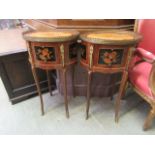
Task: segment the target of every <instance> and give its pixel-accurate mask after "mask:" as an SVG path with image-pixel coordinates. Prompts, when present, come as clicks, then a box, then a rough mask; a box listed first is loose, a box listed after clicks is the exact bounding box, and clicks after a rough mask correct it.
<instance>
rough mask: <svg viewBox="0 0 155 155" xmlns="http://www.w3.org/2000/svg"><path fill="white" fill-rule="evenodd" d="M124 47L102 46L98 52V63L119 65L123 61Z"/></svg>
mask: <svg viewBox="0 0 155 155" xmlns="http://www.w3.org/2000/svg"><path fill="white" fill-rule="evenodd" d="M124 53H125V51H124V49H121V48H114V49H110V48H109V49H108V48H105V49H104V48H102V49H99V53H98V65H104V66H115V65H116V66H121V65H122V64H123V62H124Z"/></svg>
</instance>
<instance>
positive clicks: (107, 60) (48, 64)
mask: <svg viewBox="0 0 155 155" xmlns="http://www.w3.org/2000/svg"><path fill="white" fill-rule="evenodd" d="M23 37H24V39H25V40H26V41H27V47H28V52H29V61H30V63H31V67H32V73H33V76H34V79H35V83H36V86H37V91H38V94H39V97H40V102H41V112H42V115H44V104H43V98H42V95H41V90H40V86H39V80H38V77H37V73H36V68H40V69H43V70H45V71H46V73H47V77H48V78H47V79H48V86H49V91H50V94H51V95H52V91H51V88H50V77H49V70H53V69H56V70H59V71H61V72H62V75H63V76H62V77H63V94H64V103H65V110H66V117H67V118H69V109H68V99H67V80H66V71H67V69H68V67H69V66H71V65H74V64H75V63H76V62H77V51H76V49H75V44H76V42H77V40H78V39H81V41H82V42H81V48H82V50H81V59H80V63H81V65H82V66H83V67H84V68H86V70H87V71H88V80H87V82H88V83H87V104H86V119H88V115H89V106H90V97H91V93H90V84H91V75H92V73H93V72H100V73H103V74H113V73H117V72H122V79H121V83H120V88H119V92H118V95H117V99H116V103H115V105H116V107H115V120H116V121H118V118H119V115H118V114H119V109H120V101H121V97H122V95H123V92H124V91H125V86H126V83H127V78H128V66H129V62H130V59H131V57H132V54H133V49H134V47H135V46H136V44H137V43H138V42H139V41H140V40H141V36H140V35H139V34H137V33H134V32H130V31H121V30H110V31H109V30H107V31H96V32H88V33H83V34H81V35H80V34H79V32H76V31H69V30H68V31H66V30H61V31H46V32H39V31H36V32H28V33H25V34H24V35H23Z"/></svg>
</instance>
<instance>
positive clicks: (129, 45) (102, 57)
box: [80, 31, 141, 122]
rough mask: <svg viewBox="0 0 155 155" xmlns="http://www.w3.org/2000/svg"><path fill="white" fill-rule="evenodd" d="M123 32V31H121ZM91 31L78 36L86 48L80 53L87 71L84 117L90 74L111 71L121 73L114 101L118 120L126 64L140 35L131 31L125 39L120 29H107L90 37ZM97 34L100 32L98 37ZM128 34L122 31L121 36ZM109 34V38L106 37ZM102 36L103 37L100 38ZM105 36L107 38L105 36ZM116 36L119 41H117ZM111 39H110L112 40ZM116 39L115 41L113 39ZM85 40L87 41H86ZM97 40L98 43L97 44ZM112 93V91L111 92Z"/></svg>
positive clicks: (126, 75) (88, 104) (89, 89)
mask: <svg viewBox="0 0 155 155" xmlns="http://www.w3.org/2000/svg"><path fill="white" fill-rule="evenodd" d="M122 32H123V31H122ZM92 34H93V32H92V33H86V34H82V35H81V36H80V38H81V39H82V44H83V46H85V47H86V48H85V49H86V54H84V56H83V55H82V58H81V61H80V62H81V65H82V66H83V67H84V68H85V69H86V70H87V72H88V81H87V104H86V119H88V116H89V106H90V97H91V76H92V73H94V72H99V73H104V74H113V73H120V72H121V73H122V78H121V81H120V87H119V92H118V95H117V98H116V102H115V106H116V107H115V120H116V122H118V119H119V115H118V114H119V113H118V112H119V108H120V104H121V102H120V101H121V98H122V95H123V93H124V89H125V86H126V82H127V78H128V65H129V62H130V58H131V56H132V53H133V51H134V50H133V49H134V48H133V47H134V46H135V45H136V43H137V42H138V41H140V39H141V36H140V35H138V34H136V33H132V36H133V37H131V38H130V39H131V40H126V39H125V38H124V37H123V38H119V37H122V35H120V31H113V32H111V31H109V32H100V33H99V32H95V33H94V34H93V35H94V39H92V38H90V35H92ZM98 34H100V36H101V37H100V36H99V39H98ZM121 34H122V33H121ZM126 34H127V36H128V34H131V33H130V32H127V31H124V32H123V36H124V35H125V36H126ZM109 36H110V38H108V37H109ZM113 36H115V37H113ZM102 37H103V39H102ZM105 37H107V38H105ZM117 38H118V40H119V42H118V41H117ZM111 39H112V40H113V41H112V40H111ZM115 39H116V42H115V41H114V40H115ZM86 40H87V41H86ZM94 41H95V42H94ZM97 41H99V43H98V44H97ZM117 44H118V45H117ZM112 93H113V92H112Z"/></svg>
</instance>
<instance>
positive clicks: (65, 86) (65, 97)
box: [62, 68, 69, 118]
mask: <svg viewBox="0 0 155 155" xmlns="http://www.w3.org/2000/svg"><path fill="white" fill-rule="evenodd" d="M62 71H63V81H64V84H63V87H64V100H65V110H66V117H67V118H69V109H68V98H67V78H66V71H67V70H66V68H64V69H62Z"/></svg>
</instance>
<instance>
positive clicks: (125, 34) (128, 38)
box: [80, 30, 142, 45]
mask: <svg viewBox="0 0 155 155" xmlns="http://www.w3.org/2000/svg"><path fill="white" fill-rule="evenodd" d="M80 38H81V40H83V41H86V42H90V43H94V44H104V45H130V44H135V43H138V42H139V41H140V40H141V39H142V36H141V35H140V34H138V33H135V32H132V31H122V30H109V31H96V32H88V33H84V34H82V35H80Z"/></svg>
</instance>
